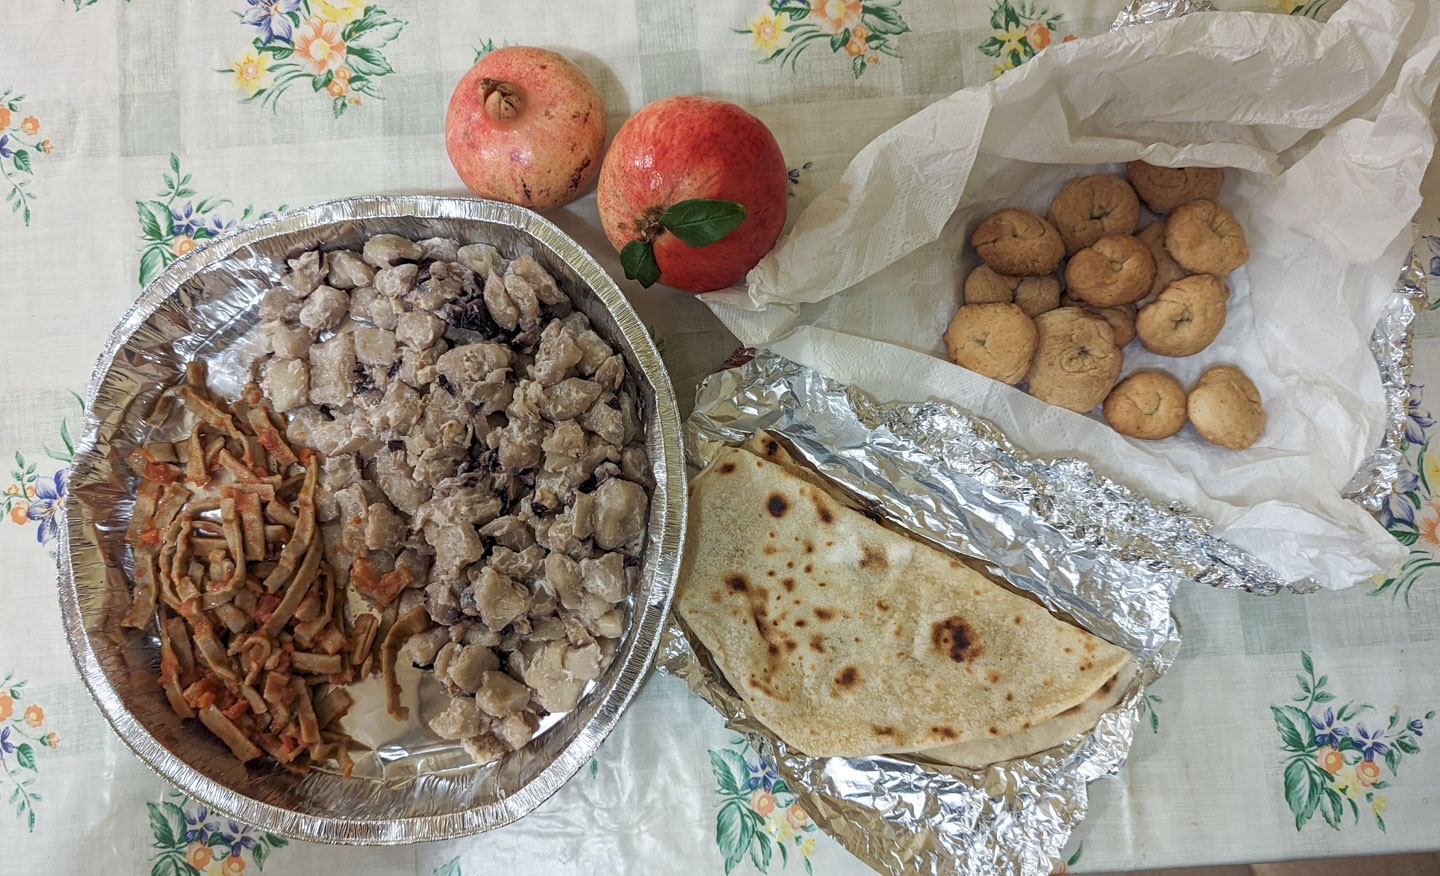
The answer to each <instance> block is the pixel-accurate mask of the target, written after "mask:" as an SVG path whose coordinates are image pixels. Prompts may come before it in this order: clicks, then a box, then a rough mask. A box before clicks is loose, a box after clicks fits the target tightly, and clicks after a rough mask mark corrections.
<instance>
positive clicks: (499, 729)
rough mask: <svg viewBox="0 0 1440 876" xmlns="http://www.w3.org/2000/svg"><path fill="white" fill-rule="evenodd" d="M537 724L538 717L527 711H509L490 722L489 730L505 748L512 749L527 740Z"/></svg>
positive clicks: (538, 721) (520, 745)
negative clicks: (502, 716)
mask: <svg viewBox="0 0 1440 876" xmlns="http://www.w3.org/2000/svg"><path fill="white" fill-rule="evenodd" d="M539 726H540V719H539V718H536V717H535V716H534V715H532V714H530V713H529V712H511V713H510V714H508V715H506V716H505V717H504V718H501V719H500V720H499V721H496V722H495V723H494V724H492V725H491V726H490V732H491V733H493V734H495V738H496V739H499V740H500V741H501V742H503V743H505V747H506V748H508V749H510V750H511V751H514V750H516V749H517V748H521V747H523V746H524V745H525V743H527V742H529V741H530V737H531V736H532V735H534V733H535V728H536V727H539Z"/></svg>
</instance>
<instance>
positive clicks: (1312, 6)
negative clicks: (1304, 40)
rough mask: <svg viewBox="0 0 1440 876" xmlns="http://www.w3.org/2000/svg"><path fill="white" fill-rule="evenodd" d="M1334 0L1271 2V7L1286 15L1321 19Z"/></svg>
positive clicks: (1280, 0)
mask: <svg viewBox="0 0 1440 876" xmlns="http://www.w3.org/2000/svg"><path fill="white" fill-rule="evenodd" d="M1331 2H1332V0H1270V5H1271V6H1273V7H1275V8H1276V9H1277V10H1279V11H1280V12H1283V13H1285V14H1286V15H1302V16H1304V17H1306V18H1319V17H1320V14H1321V13H1322V12H1324V11H1325V10H1326V8H1327V7H1328V6H1329V5H1330V3H1331Z"/></svg>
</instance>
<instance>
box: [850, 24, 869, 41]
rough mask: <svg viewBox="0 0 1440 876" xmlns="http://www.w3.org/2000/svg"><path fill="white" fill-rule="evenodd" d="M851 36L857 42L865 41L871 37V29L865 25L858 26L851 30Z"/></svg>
mask: <svg viewBox="0 0 1440 876" xmlns="http://www.w3.org/2000/svg"><path fill="white" fill-rule="evenodd" d="M850 35H851V36H852V37H854V38H855V39H857V40H862V41H863V40H864V39H865V38H866V37H868V36H869V35H870V28H868V27H866V26H865V25H863V24H857V25H855V26H854V27H852V28H850Z"/></svg>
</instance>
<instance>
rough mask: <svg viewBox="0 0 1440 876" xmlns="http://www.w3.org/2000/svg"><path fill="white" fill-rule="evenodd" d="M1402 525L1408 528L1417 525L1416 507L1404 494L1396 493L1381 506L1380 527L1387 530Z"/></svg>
mask: <svg viewBox="0 0 1440 876" xmlns="http://www.w3.org/2000/svg"><path fill="white" fill-rule="evenodd" d="M1396 523H1402V524H1404V525H1406V526H1414V525H1415V506H1414V505H1412V504H1410V500H1409V499H1408V498H1407V497H1406V496H1405V494H1403V493H1399V492H1395V493H1391V494H1390V495H1389V496H1386V497H1385V504H1383V505H1381V506H1380V525H1382V526H1384V527H1385V528H1386V529H1389V528H1390V527H1392V526H1394V525H1395V524H1396Z"/></svg>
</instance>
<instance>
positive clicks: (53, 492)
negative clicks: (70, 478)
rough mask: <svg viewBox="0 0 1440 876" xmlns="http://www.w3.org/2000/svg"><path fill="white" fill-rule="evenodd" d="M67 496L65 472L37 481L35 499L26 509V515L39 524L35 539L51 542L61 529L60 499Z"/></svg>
mask: <svg viewBox="0 0 1440 876" xmlns="http://www.w3.org/2000/svg"><path fill="white" fill-rule="evenodd" d="M64 496H65V472H64V471H57V472H55V474H54V475H52V476H50V477H48V478H40V479H39V480H37V481H35V501H34V502H31V503H30V507H29V508H27V509H25V516H26V517H28V518H30V519H31V520H33V521H35V522H36V523H37V524H39V525H38V526H37V527H36V531H35V540H36V541H38V542H40V543H41V544H49V543H50V542H52V541H54V540H55V536H56V535H57V534H59V531H60V521H59V514H60V500H61V499H62V498H64Z"/></svg>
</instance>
